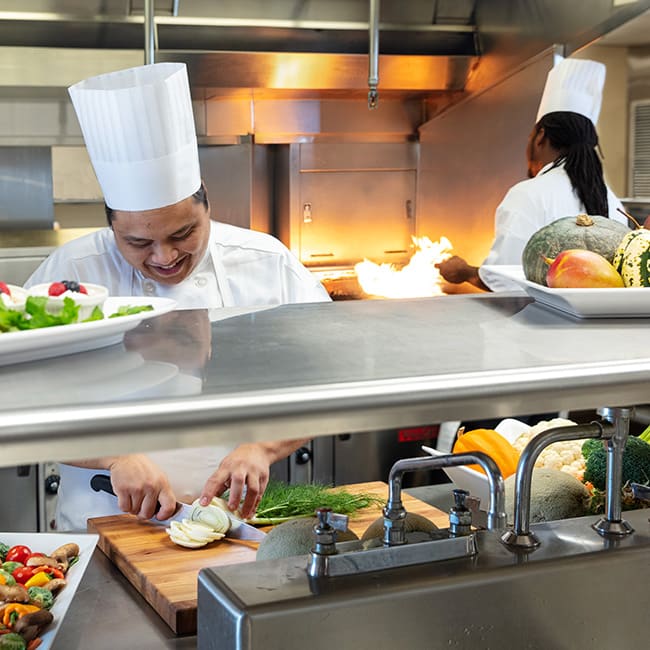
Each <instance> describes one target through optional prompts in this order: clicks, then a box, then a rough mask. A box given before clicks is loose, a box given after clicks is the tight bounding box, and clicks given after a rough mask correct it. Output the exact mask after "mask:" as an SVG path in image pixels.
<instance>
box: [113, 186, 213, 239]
mask: <svg viewBox="0 0 650 650" xmlns="http://www.w3.org/2000/svg"><path fill="white" fill-rule="evenodd" d="M192 199H193V200H194V202H195V203H201V204H202V205H203V207H204V208H205V209H206V210H207V209H208V191H207V190H206V188H205V184H204V183H203V181H201V187H199V189H198V190H196V192H194V194H192ZM104 212H106V221H108V225H109V226H111V228H112V227H113V218H114V217H115V211H114V210H113V208H111V207H110V206H109V205H108V204H107V203H106V202H104Z"/></svg>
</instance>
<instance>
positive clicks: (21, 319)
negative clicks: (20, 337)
mask: <svg viewBox="0 0 650 650" xmlns="http://www.w3.org/2000/svg"><path fill="white" fill-rule="evenodd" d="M47 301H48V298H47V297H46V296H29V297H28V298H27V300H26V302H25V311H24V312H23V311H17V310H14V309H10V308H8V307H6V306H5V305H4V303H3V302H2V301H0V332H19V331H21V330H34V329H40V328H42V327H54V326H56V325H70V324H71V323H77V322H82V323H88V322H90V321H95V320H103V319H104V318H105V316H104V312H103V311H102V310H101V308H100V307H95V308H94V309H93V311H92V313H91V314H90V316H89V317H88V318H86V319H84V320H83V321H79V320H78V319H79V305H77V304H76V303H75V301H74V300H73V299H72V298H64V299H63V308H62V309H61V311H60V312H59V313H58V314H50V313H49V312H48V311H47V309H46V304H47ZM152 310H153V307H152V306H151V305H135V306H122V307H120V308H119V309H118V310H117V311H116V312H115V313H114V314H111V315H110V316H108V318H117V317H120V316H130V315H132V314H139V313H140V312H143V311H152Z"/></svg>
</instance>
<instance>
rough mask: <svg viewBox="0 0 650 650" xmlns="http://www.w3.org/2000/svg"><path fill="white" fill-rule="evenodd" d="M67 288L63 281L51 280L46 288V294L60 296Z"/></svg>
mask: <svg viewBox="0 0 650 650" xmlns="http://www.w3.org/2000/svg"><path fill="white" fill-rule="evenodd" d="M67 290H68V288H67V287H66V286H65V284H64V283H63V282H52V284H51V285H50V288H49V289H48V290H47V295H48V296H60V295H61V294H62V293H65V292H66V291H67Z"/></svg>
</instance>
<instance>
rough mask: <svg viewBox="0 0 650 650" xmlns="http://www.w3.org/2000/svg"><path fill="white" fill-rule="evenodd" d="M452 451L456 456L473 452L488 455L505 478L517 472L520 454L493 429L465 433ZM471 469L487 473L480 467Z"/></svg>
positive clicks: (472, 466) (475, 466)
mask: <svg viewBox="0 0 650 650" xmlns="http://www.w3.org/2000/svg"><path fill="white" fill-rule="evenodd" d="M452 451H453V452H454V453H455V454H460V453H464V452H473V451H482V452H484V453H486V454H487V455H488V456H490V457H491V458H492V459H493V460H494V462H495V463H496V464H497V465H498V467H499V469H500V470H501V474H502V475H503V478H507V477H508V476H510V475H511V474H514V473H515V472H516V471H517V463H518V462H519V452H518V451H517V450H516V449H515V448H514V447H513V446H512V445H511V444H510V442H508V440H506V439H505V438H504V437H503V436H502V435H501V434H500V433H497V432H496V431H494V430H493V429H474V430H473V431H468V432H467V433H463V434H462V435H460V436H459V437H458V439H457V440H456V442H455V443H454V448H453V450H452ZM469 467H470V468H471V469H474V470H476V471H477V472H482V473H485V472H483V470H482V469H481V468H480V467H479V466H478V465H470V466H469Z"/></svg>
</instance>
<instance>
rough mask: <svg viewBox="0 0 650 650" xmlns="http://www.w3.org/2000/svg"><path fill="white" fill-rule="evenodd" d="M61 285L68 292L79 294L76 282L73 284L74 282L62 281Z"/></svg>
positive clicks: (79, 288)
mask: <svg viewBox="0 0 650 650" xmlns="http://www.w3.org/2000/svg"><path fill="white" fill-rule="evenodd" d="M61 284H62V285H63V286H64V287H65V288H66V289H67V290H68V291H76V292H77V293H80V292H81V287H80V285H79V283H78V282H75V281H74V280H63V281H62V282H61Z"/></svg>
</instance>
